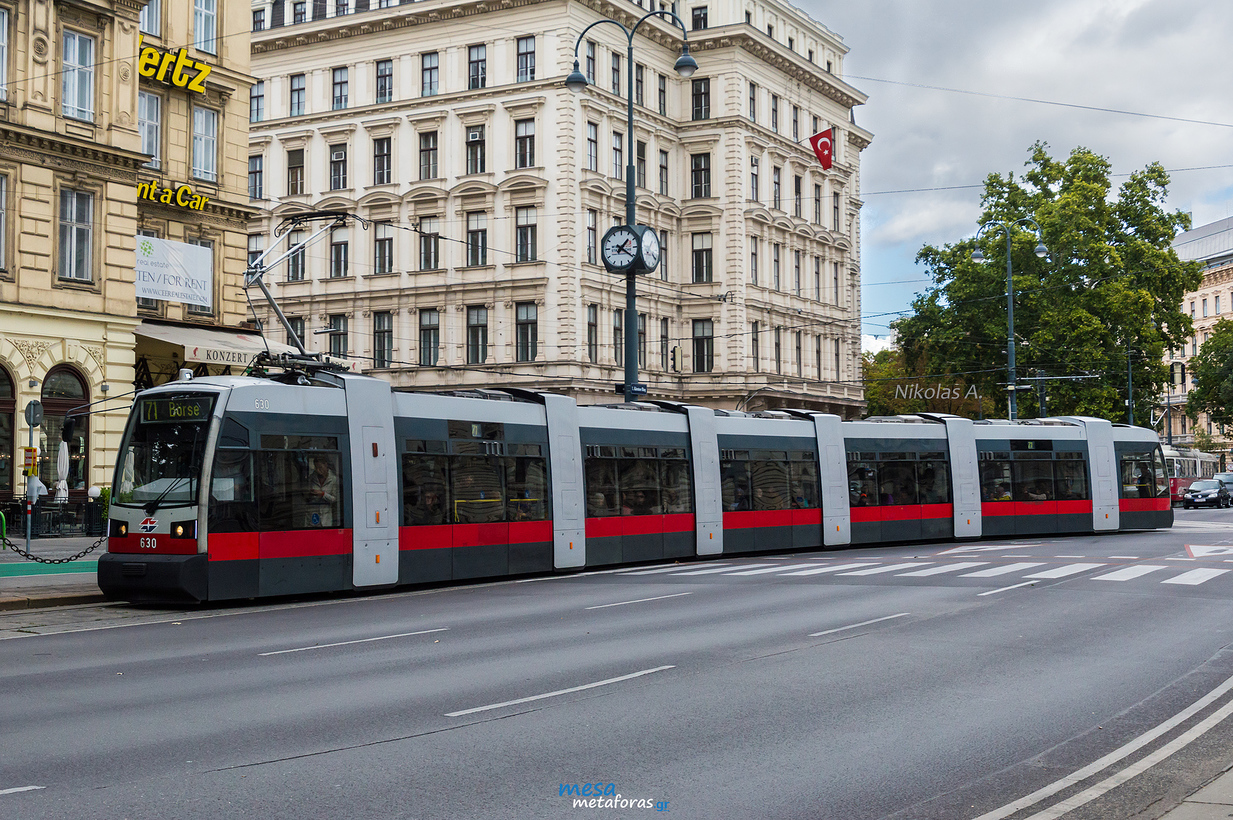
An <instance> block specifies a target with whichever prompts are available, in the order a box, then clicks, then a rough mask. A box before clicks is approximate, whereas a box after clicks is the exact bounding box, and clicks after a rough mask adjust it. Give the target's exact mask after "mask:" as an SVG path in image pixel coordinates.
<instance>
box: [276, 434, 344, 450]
mask: <svg viewBox="0 0 1233 820" xmlns="http://www.w3.org/2000/svg"><path fill="white" fill-rule="evenodd" d="M261 449H262V450H337V449H338V437H337V436H271V435H263V436H262V437H261Z"/></svg>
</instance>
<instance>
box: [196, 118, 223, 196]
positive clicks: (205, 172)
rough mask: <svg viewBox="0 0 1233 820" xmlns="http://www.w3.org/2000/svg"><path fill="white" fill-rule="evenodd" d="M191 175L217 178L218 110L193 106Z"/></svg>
mask: <svg viewBox="0 0 1233 820" xmlns="http://www.w3.org/2000/svg"><path fill="white" fill-rule="evenodd" d="M193 176H194V177H196V178H197V179H204V180H207V181H209V182H216V181H217V180H218V112H217V111H214V110H213V109H210V108H199V107H197V106H193Z"/></svg>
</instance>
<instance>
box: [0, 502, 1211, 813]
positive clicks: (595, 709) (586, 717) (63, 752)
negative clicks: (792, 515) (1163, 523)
mask: <svg viewBox="0 0 1233 820" xmlns="http://www.w3.org/2000/svg"><path fill="white" fill-rule="evenodd" d="M1231 598H1233V512H1225V511H1194V512H1183V511H1181V510H1179V511H1178V525H1177V526H1176V527H1175V528H1174V529H1173V530H1172V531H1169V532H1159V533H1133V534H1118V535H1110V536H1100V537H1095V536H1093V537H1076V538H1057V537H1054V538H1039V539H1032V540H1020V541H1012V542H981V543H977V544H966V545H961V546H957V545H955V544H928V545H914V546H896V547H886V548H879V549H859V550H845V551H840V552H816V553H798V554H793V555H776V556H770V557H765V556H763V557H743V558H731V559H724V560H722V561H705V562H697V563H694V564H688V565H677V564H672V565H669V564H664V565H658V566H650V567H642V568H633V569H623V570H618V571H603V572H594V573H582V574H575V575H569V576H559V577H551V578H542V579H528V580H523V581H505V582H500V583H492V584H477V585H470V586H459V587H449V588H438V589H431V590H420V591H414V592H402V593H393V594H384V595H371V596H362V597H353V598H327V599H313V600H305V601H293V602H286V601H283V602H278V603H274V604H265V605H260V606H242V607H226V608H212V609H204V610H179V611H172V610H156V609H148V608H147V609H140V608H133V607H128V606H116V605H109V606H81V607H70V608H63V609H60V610H45V611H39V612H16V613H6V614H2V615H0V638H3V640H0V686H2V687H3V691H4V693H5V697H4V699H3V701H2V702H0V726H2V727H3V749H2V751H0V754H2V755H3V757H2V758H0V817H12V818H22V819H23V820H25V818H63V817H74V818H96V817H97V818H121V817H127V818H158V819H159V820H166V818H210V820H217V818H219V817H227V818H230V817H260V818H305V817H314V818H316V817H323V818H386V817H391V818H469V817H475V818H539V817H573V816H581V817H588V816H628V815H638V814H643V815H645V814H652V813H665V814H669V815H674V816H678V817H691V818H692V817H699V818H702V817H705V818H747V817H748V818H753V817H756V818H838V819H841V820H862V819H863V818H886V817H890V818H905V820H906V818H938V820H941V819H942V818H945V819H946V820H955V819H956V818H965V819H966V818H977V817H980V818H982V820H994V818H1026V817H1033V818H1043V817H1056V816H1061V814H1062V810H1063V808H1069V809H1070V812H1069V813H1068V814H1065V817H1067V818H1074V820H1083V818H1088V817H1091V818H1097V817H1118V818H1131V817H1144V818H1147V817H1156V816H1158V815H1159V814H1160V813H1163V812H1164V811H1165V810H1166V809H1168V808H1169V807H1170V805H1172V803H1173V802H1176V801H1177V800H1179V799H1181V797H1183V796H1184V795H1185V794H1186V793H1188V792H1189V791H1192V790H1193V789H1195V788H1198V786H1199V785H1201V784H1202V782H1203V781H1205V780H1206V779H1207V778H1208V777H1210V776H1212V775H1214V774H1215V773H1217V772H1218V771H1220V770H1221V769H1223V768H1225V767H1226V766H1228V765H1229V764H1230V763H1233V732H1231V731H1229V727H1228V725H1227V724H1228V723H1230V721H1222V718H1223V717H1224V715H1225V714H1226V712H1229V711H1233V706H1229V704H1230V701H1231V700H1233V696H1230V694H1229V692H1230V690H1233V652H1230V651H1229V649H1228V647H1229V644H1230V643H1231V638H1230V634H1231V632H1233V609H1231V608H1230V606H1229V602H1230V599H1231ZM1222 685H1223V686H1222ZM1226 707H1228V708H1227V709H1226ZM1221 710H1224V711H1221ZM1097 761H1099V762H1097ZM1094 762H1095V763H1094ZM1093 764H1094V765H1093ZM597 783H598V784H601V785H600V786H599V788H598V789H596V788H595V786H594V785H593V784H597ZM586 784H592V786H591V789H590V790H588V789H587V788H586ZM575 785H576V786H577V787H578V791H579V795H578V796H577V798H575V797H574V796H572V795H570V794H563V792H569V791H570V790H571V787H572V786H575ZM587 791H598V792H601V793H602V792H604V791H608V792H610V793H609V794H608V795H607V796H606V797H602V796H601V797H600V798H599V799H601V800H609V799H612V800H616V798H615V796H614V795H613V794H612V792H615V793H619V794H620V795H621V797H620V799H619V801H617V802H616V804H615V805H614V806H613V807H612V808H600V807H596V808H589V807H587V808H583V807H578V808H576V807H575V806H574V801H575V799H586V800H590V799H591V797H590V795H588V794H586V793H585V792H587ZM625 801H634V804H633V805H629V804H628V803H626V802H625ZM639 801H645V803H641V802H639ZM1059 801H1069V802H1065V803H1062V804H1061V807H1060V808H1056V809H1052V808H1051V807H1054V806H1058V805H1059ZM601 805H602V804H601Z"/></svg>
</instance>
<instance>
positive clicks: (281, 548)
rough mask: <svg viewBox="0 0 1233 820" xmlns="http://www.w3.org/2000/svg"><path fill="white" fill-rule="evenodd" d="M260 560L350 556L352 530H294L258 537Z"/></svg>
mask: <svg viewBox="0 0 1233 820" xmlns="http://www.w3.org/2000/svg"><path fill="white" fill-rule="evenodd" d="M257 539H258V546H257V557H258V558H310V557H313V556H317V555H350V554H351V545H352V537H351V530H344V529H329V530H292V531H289V532H263V533H259V534H258V535H257Z"/></svg>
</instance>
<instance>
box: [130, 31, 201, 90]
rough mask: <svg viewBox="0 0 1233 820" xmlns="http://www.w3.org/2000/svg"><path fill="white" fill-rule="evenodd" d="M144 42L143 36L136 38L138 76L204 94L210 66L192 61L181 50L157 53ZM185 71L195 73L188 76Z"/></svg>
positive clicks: (155, 49) (186, 53)
mask: <svg viewBox="0 0 1233 820" xmlns="http://www.w3.org/2000/svg"><path fill="white" fill-rule="evenodd" d="M144 41H145V37H144V35H143V36H141V37H138V38H137V47H138V49H139V56H138V58H137V73H138V74H140V75H141V76H143V77H147V78H150V79H153V80H156V81H158V82H160V83H170V84H171V85H174V86H176V87H177V88H186V89H188V90H189V91H196V92H197V93H198V94H204V93H205V90H206V88H205V81H206V77H209V76H210V72H211V71H212V70H213V69H212V68H211V67H210V66H208V65H206V64H205V63H203V62H201V61H199V60H194V59H192V58H191V57H189V56H188V52H187V51H185V50H184V49H183V48H179V49H176V50H175V51H159V50H158V49H157V48H155V47H154V46H143V45H142V43H143V42H144ZM185 69H190V70H194V71H196V72H197V73H196V74H189V73H187V72H186V71H185Z"/></svg>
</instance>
